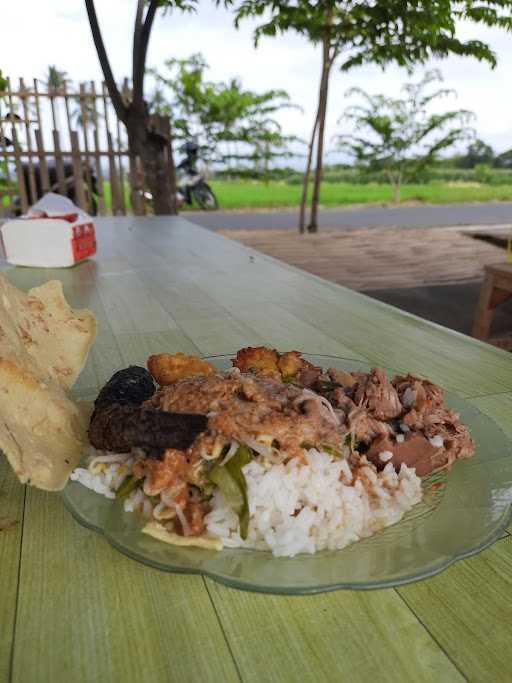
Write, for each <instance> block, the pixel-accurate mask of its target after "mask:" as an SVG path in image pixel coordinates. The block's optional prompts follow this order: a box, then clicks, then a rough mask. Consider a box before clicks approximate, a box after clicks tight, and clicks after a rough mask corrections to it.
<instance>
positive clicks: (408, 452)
mask: <svg viewBox="0 0 512 683" xmlns="http://www.w3.org/2000/svg"><path fill="white" fill-rule="evenodd" d="M389 453H392V454H393V456H392V458H390V459H388V455H387V454H389ZM381 454H382V456H383V457H382V458H381V457H380V456H381ZM366 457H367V458H368V460H370V462H373V464H374V465H375V466H376V467H377V468H378V469H383V468H384V466H385V465H386V464H387V462H391V463H392V465H393V467H394V468H395V469H396V470H397V471H398V470H399V469H400V467H401V465H402V463H404V464H405V465H407V467H414V468H415V469H416V474H417V475H418V477H424V476H426V475H427V474H430V473H431V472H435V471H436V470H441V469H444V468H445V467H447V466H448V464H449V462H448V457H447V454H446V452H445V450H444V448H443V447H442V446H441V447H437V448H436V447H435V446H433V445H432V444H431V443H430V441H429V440H428V439H427V438H425V437H424V436H423V434H417V433H410V434H407V435H406V437H405V440H404V441H403V442H402V443H397V442H396V441H394V440H393V439H391V438H390V437H389V436H380V437H378V438H377V439H375V440H374V441H373V442H372V445H371V446H370V449H369V450H368V452H367V453H366Z"/></svg>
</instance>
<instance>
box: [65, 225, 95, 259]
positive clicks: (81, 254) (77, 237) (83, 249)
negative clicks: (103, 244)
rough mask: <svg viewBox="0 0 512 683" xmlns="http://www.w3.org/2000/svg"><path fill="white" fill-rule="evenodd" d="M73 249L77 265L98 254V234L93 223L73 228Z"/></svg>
mask: <svg viewBox="0 0 512 683" xmlns="http://www.w3.org/2000/svg"><path fill="white" fill-rule="evenodd" d="M71 248H72V250H73V258H74V259H75V263H76V262H78V261H82V260H83V259H84V258H87V257H88V256H92V255H93V254H95V253H96V234H95V232H94V225H93V224H92V223H82V224H81V225H74V226H73V237H72V238H71Z"/></svg>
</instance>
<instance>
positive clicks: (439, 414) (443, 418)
mask: <svg viewBox="0 0 512 683" xmlns="http://www.w3.org/2000/svg"><path fill="white" fill-rule="evenodd" d="M434 416H435V418H436V420H435V421H434V420H432V417H434ZM423 431H424V433H425V435H426V436H427V437H428V438H432V439H435V438H436V437H438V438H439V437H440V438H442V439H443V446H444V449H445V451H446V453H447V456H448V459H449V461H450V463H451V462H453V461H454V460H456V459H459V458H470V457H471V456H472V455H474V454H475V443H474V441H473V439H472V438H471V435H470V433H469V430H468V428H467V427H466V425H463V424H461V423H460V422H459V415H458V413H456V412H455V411H453V410H440V409H437V411H435V412H433V413H430V414H429V415H427V417H426V419H425V426H424V430H423Z"/></svg>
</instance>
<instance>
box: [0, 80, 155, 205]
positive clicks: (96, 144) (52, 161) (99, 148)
mask: <svg viewBox="0 0 512 683" xmlns="http://www.w3.org/2000/svg"><path fill="white" fill-rule="evenodd" d="M123 93H124V96H125V97H128V96H129V90H128V85H127V83H126V82H125V84H124V86H123ZM71 177H72V180H71ZM142 189H143V179H142V173H141V171H140V163H139V162H138V160H137V159H130V155H129V152H128V142H127V136H126V131H125V128H124V125H123V124H121V123H120V121H119V119H118V118H117V116H116V113H115V111H114V108H113V106H112V103H111V101H110V98H109V96H108V93H107V90H106V87H105V84H101V86H100V87H99V88H97V87H96V84H95V83H94V82H89V83H81V84H80V85H79V88H78V89H74V90H73V91H71V90H70V89H69V88H68V87H67V85H66V84H63V85H62V86H61V87H59V88H53V87H51V86H48V85H45V84H42V83H41V82H40V81H38V80H37V79H34V80H33V82H32V83H31V84H30V85H28V84H27V83H25V81H24V80H23V78H20V79H19V82H18V83H17V84H16V86H14V85H13V84H12V83H11V82H10V81H9V80H7V89H6V90H5V91H1V92H0V216H1V215H2V213H3V214H4V215H6V214H7V215H8V214H12V213H13V212H14V211H15V210H18V211H19V210H21V211H22V212H25V211H26V210H27V209H28V207H29V206H30V205H31V204H33V203H35V202H36V201H37V199H38V198H39V197H40V196H41V195H42V194H44V193H45V192H50V191H54V192H58V193H60V194H64V195H67V196H70V198H71V199H73V201H74V202H75V204H77V205H78V206H80V207H81V208H83V209H84V210H85V211H88V212H89V213H96V212H97V213H98V214H100V215H107V214H113V215H125V214H126V213H127V212H129V211H131V210H132V208H133V209H135V211H136V213H139V214H140V213H145V212H146V207H145V205H144V193H143V191H142ZM134 205H136V206H134Z"/></svg>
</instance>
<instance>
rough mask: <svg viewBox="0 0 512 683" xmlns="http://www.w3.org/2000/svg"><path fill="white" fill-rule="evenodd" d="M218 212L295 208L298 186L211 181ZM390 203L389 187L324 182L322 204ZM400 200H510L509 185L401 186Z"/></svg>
mask: <svg viewBox="0 0 512 683" xmlns="http://www.w3.org/2000/svg"><path fill="white" fill-rule="evenodd" d="M211 186H212V188H213V190H214V191H215V193H216V195H217V197H218V200H219V207H220V208H221V209H243V208H254V209H256V208H276V207H286V206H291V207H293V206H298V204H299V201H300V194H301V187H300V186H299V185H289V184H288V183H285V182H280V181H270V182H269V183H268V184H265V183H262V182H258V181H218V180H212V181H211ZM392 201H393V193H392V189H391V187H390V186H388V185H377V184H369V185H355V184H348V183H323V184H322V192H321V204H322V205H323V206H342V205H347V204H388V203H392ZM402 201H403V202H410V201H417V202H425V203H429V204H450V203H458V202H489V201H512V184H510V185H496V186H493V185H483V184H478V183H467V184H464V183H428V184H425V185H404V186H403V187H402Z"/></svg>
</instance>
